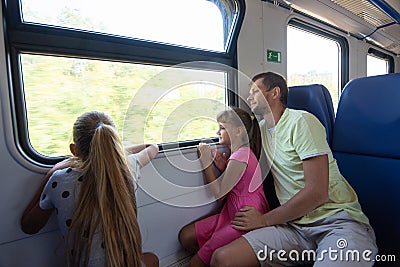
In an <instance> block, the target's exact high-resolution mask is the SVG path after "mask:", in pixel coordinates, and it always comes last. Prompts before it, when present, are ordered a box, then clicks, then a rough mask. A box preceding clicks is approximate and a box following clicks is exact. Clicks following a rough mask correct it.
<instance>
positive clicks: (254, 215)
mask: <svg viewBox="0 0 400 267" xmlns="http://www.w3.org/2000/svg"><path fill="white" fill-rule="evenodd" d="M231 223H232V227H233V228H234V229H236V230H239V231H251V230H254V229H258V228H262V227H266V226H268V225H267V224H266V222H265V219H264V217H263V214H261V213H260V212H259V211H258V210H256V208H254V207H251V206H245V207H243V208H241V209H240V211H239V212H237V213H236V214H235V218H234V219H233V221H232V222H231Z"/></svg>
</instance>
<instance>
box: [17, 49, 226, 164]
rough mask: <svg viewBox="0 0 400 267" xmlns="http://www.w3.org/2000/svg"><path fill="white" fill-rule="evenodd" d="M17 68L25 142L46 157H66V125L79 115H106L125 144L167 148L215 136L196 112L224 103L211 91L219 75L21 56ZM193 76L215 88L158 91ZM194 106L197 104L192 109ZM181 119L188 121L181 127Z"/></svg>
mask: <svg viewBox="0 0 400 267" xmlns="http://www.w3.org/2000/svg"><path fill="white" fill-rule="evenodd" d="M21 66H22V73H23V80H24V91H25V98H26V110H27V112H26V113H27V116H28V118H27V119H28V125H29V138H30V142H31V145H32V147H33V148H34V149H35V150H36V151H37V152H38V153H40V154H43V155H47V156H58V155H67V154H68V153H69V150H68V144H69V143H70V142H71V141H72V136H71V125H73V123H74V121H75V119H76V118H77V117H78V116H79V115H80V114H81V113H82V110H101V111H104V112H106V113H107V114H109V115H110V116H111V117H112V118H113V119H114V121H115V123H116V127H117V129H119V131H120V134H121V136H124V140H126V141H130V143H132V141H133V142H134V141H136V142H138V140H141V141H142V142H144V143H168V142H176V141H184V140H190V139H195V138H209V137H213V136H215V133H216V130H217V129H216V124H215V123H214V122H211V121H209V119H207V117H206V116H199V114H204V112H201V110H199V109H202V108H204V105H205V104H204V101H205V100H206V101H208V102H209V104H211V103H214V105H209V104H208V105H207V106H208V107H207V108H208V113H210V114H211V113H212V114H217V113H218V112H219V111H220V110H221V108H224V106H225V105H224V104H225V102H226V101H225V91H224V90H223V89H221V87H220V86H216V84H219V85H224V84H225V80H226V78H225V74H224V73H223V72H210V71H205V70H192V69H175V70H172V71H171V70H169V69H168V68H166V67H161V66H150V65H143V64H129V63H118V62H107V61H100V60H89V59H76V58H66V57H54V56H42V55H32V54H22V55H21ZM162 72H168V73H167V74H162ZM193 72H196V73H197V75H196V74H195V75H196V76H198V77H206V76H210V75H212V76H213V77H211V79H208V80H213V81H214V82H215V84H210V83H195V84H188V83H182V84H181V85H180V86H179V87H177V88H172V89H171V90H164V89H163V88H164V87H169V85H167V84H163V78H164V77H165V76H166V75H177V74H178V73H179V75H181V76H191V75H193ZM48 73H52V75H48ZM160 73H161V74H160ZM157 75H159V76H160V77H161V78H158V79H156V80H155V81H154V82H152V79H151V77H152V76H157ZM149 81H150V82H149ZM157 91H158V92H159V93H158V92H157ZM152 95H153V96H154V95H157V96H156V97H155V98H156V101H150V103H149V105H146V104H147V103H146V102H145V101H146V100H149V99H151V98H152ZM153 98H154V97H153ZM191 101H193V102H192V103H191ZM199 101H200V102H201V103H202V104H197V102H199ZM43 102H45V103H47V104H46V105H43ZM127 112H130V113H133V114H130V118H126V115H127ZM174 112H175V113H176V115H174V114H173V113H174ZM185 115H186V116H187V115H189V116H190V117H189V118H186V119H184V122H181V118H182V117H184V116H185ZM132 116H134V118H132Z"/></svg>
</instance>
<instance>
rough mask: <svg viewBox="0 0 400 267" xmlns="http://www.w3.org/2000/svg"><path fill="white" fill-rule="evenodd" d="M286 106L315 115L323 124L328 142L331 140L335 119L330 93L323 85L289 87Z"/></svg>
mask: <svg viewBox="0 0 400 267" xmlns="http://www.w3.org/2000/svg"><path fill="white" fill-rule="evenodd" d="M287 106H288V108H292V109H301V110H306V111H308V112H310V113H312V114H313V115H315V116H316V117H317V118H318V119H319V121H320V122H321V123H322V125H324V127H325V130H326V139H327V141H328V144H329V145H331V142H332V131H333V124H334V120H335V113H334V110H333V104H332V98H331V95H330V93H329V91H328V89H326V87H325V86H323V85H321V84H310V85H300V86H291V87H289V94H288V102H287Z"/></svg>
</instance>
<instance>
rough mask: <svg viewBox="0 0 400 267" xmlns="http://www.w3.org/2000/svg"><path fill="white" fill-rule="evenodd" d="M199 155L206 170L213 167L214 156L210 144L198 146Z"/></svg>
mask: <svg viewBox="0 0 400 267" xmlns="http://www.w3.org/2000/svg"><path fill="white" fill-rule="evenodd" d="M197 154H198V155H199V159H200V162H201V165H203V167H204V168H207V167H208V166H210V165H211V163H212V160H213V159H212V158H213V156H212V153H211V148H210V146H209V145H208V144H206V143H199V145H198V146H197Z"/></svg>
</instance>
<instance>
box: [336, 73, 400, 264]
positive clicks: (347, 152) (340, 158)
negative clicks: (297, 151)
mask: <svg viewBox="0 0 400 267" xmlns="http://www.w3.org/2000/svg"><path fill="white" fill-rule="evenodd" d="M332 150H333V152H334V156H335V158H336V160H337V162H338V165H339V169H340V171H341V173H342V175H343V176H344V177H345V178H346V179H347V180H348V181H349V183H350V184H351V185H352V186H353V188H354V189H355V191H356V192H357V195H358V197H359V201H360V204H361V206H362V209H363V211H364V212H365V214H366V215H367V216H368V218H369V219H370V223H371V225H372V227H373V228H374V230H375V233H376V237H377V243H378V248H379V254H380V255H383V254H387V255H391V254H397V257H399V256H400V255H399V250H400V246H399V245H398V241H399V240H400V223H399V222H400V207H399V203H400V73H397V74H388V75H382V76H373V77H366V78H360V79H356V80H352V81H350V82H349V83H348V84H347V85H346V86H345V88H344V91H343V93H342V95H341V98H340V101H339V107H338V110H337V114H336V120H335V126H334V130H333V140H332Z"/></svg>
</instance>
